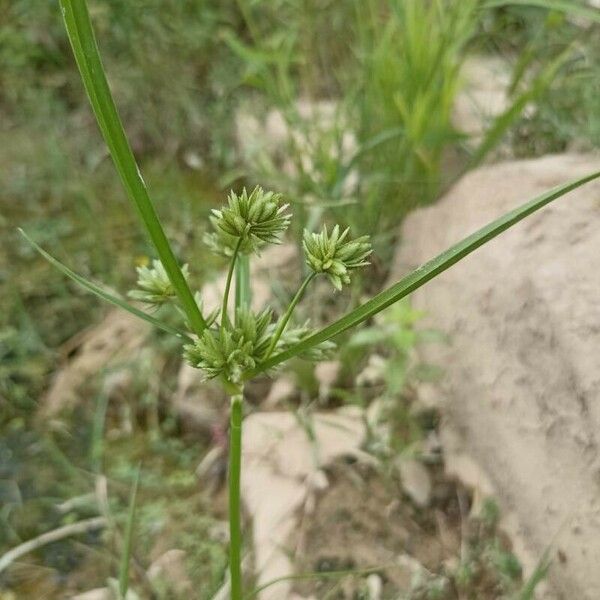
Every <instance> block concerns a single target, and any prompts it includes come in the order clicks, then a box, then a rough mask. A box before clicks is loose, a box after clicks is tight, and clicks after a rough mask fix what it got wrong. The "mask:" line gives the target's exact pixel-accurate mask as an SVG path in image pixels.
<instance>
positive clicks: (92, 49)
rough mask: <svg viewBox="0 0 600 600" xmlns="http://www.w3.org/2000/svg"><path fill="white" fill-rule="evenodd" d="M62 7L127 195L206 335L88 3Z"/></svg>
mask: <svg viewBox="0 0 600 600" xmlns="http://www.w3.org/2000/svg"><path fill="white" fill-rule="evenodd" d="M60 6H61V8H62V13H63V18H64V22H65V26H66V28H67V34H68V36H69V40H70V42H71V47H72V48H73V54H74V55H75V60H76V62H77V66H78V67H79V72H80V74H81V78H82V80H83V84H84V86H85V89H86V91H87V94H88V97H89V99H90V102H91V104H92V108H93V109H94V114H95V115H96V120H97V121H98V125H99V127H100V130H101V131H102V135H103V136H104V140H105V141H106V144H107V146H108V149H109V150H110V154H111V156H112V159H113V161H114V163H115V166H116V168H117V171H118V173H119V175H120V177H121V181H122V182H123V186H124V188H125V191H126V192H127V196H128V197H129V199H130V200H131V202H132V203H133V205H134V206H135V207H136V209H137V211H138V213H139V215H140V217H141V218H142V222H143V224H144V227H145V229H146V232H147V233H148V235H149V237H150V239H151V240H152V243H153V244H154V247H155V248H156V251H157V253H158V256H159V258H160V260H161V262H162V263H163V265H164V267H165V270H166V272H167V274H168V276H169V279H170V281H171V283H172V284H173V287H174V288H175V291H176V293H177V295H178V297H179V300H180V301H181V306H182V307H183V309H184V310H185V313H186V314H187V317H188V320H189V322H190V325H191V327H192V328H193V330H194V331H195V332H196V333H198V334H199V333H202V330H203V329H204V328H205V327H206V323H205V321H204V319H203V317H202V314H201V313H200V310H199V308H198V305H197V304H196V302H195V300H194V296H193V294H192V292H191V290H190V288H189V286H188V284H187V281H186V280H185V277H184V276H183V273H182V272H181V269H180V267H179V264H178V263H177V259H176V258H175V255H174V254H173V250H172V249H171V246H170V245H169V242H168V240H167V237H166V236H165V232H164V231H163V228H162V225H161V224H160V221H159V220H158V215H157V214H156V211H155V210H154V206H153V205H152V202H151V201H150V197H149V196H148V191H147V189H146V184H145V183H144V180H143V178H142V174H141V173H140V170H139V168H138V165H137V163H136V161H135V158H134V156H133V152H132V151H131V147H130V146H129V142H128V140H127V136H126V135H125V131H124V130H123V125H122V123H121V119H120V118H119V114H118V112H117V108H116V106H115V103H114V100H113V97H112V94H111V91H110V88H109V87H108V82H107V80H106V75H105V73H104V67H103V66H102V61H101V60H100V54H99V52H98V46H97V44H96V38H95V36H94V30H93V28H92V23H91V21H90V16H89V13H88V8H87V4H86V1H85V0H60Z"/></svg>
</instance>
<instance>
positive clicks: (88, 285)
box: [19, 229, 192, 343]
mask: <svg viewBox="0 0 600 600" xmlns="http://www.w3.org/2000/svg"><path fill="white" fill-rule="evenodd" d="M19 233H20V234H21V235H22V236H23V237H24V238H25V239H26V240H27V241H28V242H29V243H30V244H31V245H32V246H33V247H34V248H35V249H36V250H37V251H38V252H39V253H40V254H41V255H42V256H43V257H44V258H45V259H46V260H47V261H48V262H49V263H50V264H51V265H52V266H54V267H56V268H57V269H58V270H59V271H60V272H61V273H63V274H64V275H66V276H67V277H69V278H70V279H72V280H73V281H74V282H75V283H77V284H78V285H80V286H81V287H82V288H83V289H85V290H87V291H88V292H91V293H92V294H94V295H95V296H98V298H100V299H101V300H104V301H105V302H109V303H110V304H113V305H114V306H118V307H119V308H122V309H123V310H126V311H127V312H129V313H131V314H132V315H135V316H136V317H139V318H140V319H143V320H144V321H147V322H148V323H150V324H151V325H154V326H155V327H158V328H159V329H162V330H163V331H166V332H167V333H170V334H172V335H175V336H177V337H178V338H181V339H182V340H184V341H186V342H187V343H191V342H192V339H191V338H190V337H189V336H188V335H187V334H185V333H184V332H183V331H179V330H178V329H175V328H174V327H171V326H170V325H167V324H166V323H163V322H162V321H159V320H158V319H155V318H154V317H152V316H150V315H149V314H147V313H145V312H144V311H142V310H140V309H139V308H136V307H135V306H132V305H131V304H129V303H127V302H125V301H124V300H121V298H118V297H117V296H113V295H112V294H109V293H108V292H107V291H106V290H104V289H103V288H101V287H100V286H98V285H96V284H95V283H92V282H91V281H89V280H88V279H86V278H85V277H82V276H81V275H78V274H77V273H75V272H74V271H71V269H69V267H67V266H66V265H63V264H62V263H61V262H60V261H59V260H57V259H56V258H54V257H53V256H52V255H51V254H48V252H46V251H45V250H44V249H43V248H42V247H41V246H39V245H38V244H36V243H35V242H34V241H33V240H32V239H31V238H30V237H29V236H28V235H27V234H26V233H25V232H24V231H23V230H22V229H19Z"/></svg>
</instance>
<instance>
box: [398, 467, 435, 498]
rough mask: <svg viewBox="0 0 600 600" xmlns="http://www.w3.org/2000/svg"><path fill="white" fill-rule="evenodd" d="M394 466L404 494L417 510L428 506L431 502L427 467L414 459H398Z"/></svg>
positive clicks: (429, 477) (429, 478)
mask: <svg viewBox="0 0 600 600" xmlns="http://www.w3.org/2000/svg"><path fill="white" fill-rule="evenodd" d="M396 464H397V467H398V472H399V473H400V483H401V485H402V489H403V491H404V493H405V494H406V495H407V496H408V497H409V498H410V499H411V500H412V501H413V502H414V503H415V504H416V505H417V506H418V507H419V508H425V507H427V506H429V502H430V500H431V476H430V475H429V471H428V470H427V467H426V466H425V465H424V464H423V463H422V462H420V461H418V460H415V459H414V458H405V457H400V458H399V459H398V460H397V462H396Z"/></svg>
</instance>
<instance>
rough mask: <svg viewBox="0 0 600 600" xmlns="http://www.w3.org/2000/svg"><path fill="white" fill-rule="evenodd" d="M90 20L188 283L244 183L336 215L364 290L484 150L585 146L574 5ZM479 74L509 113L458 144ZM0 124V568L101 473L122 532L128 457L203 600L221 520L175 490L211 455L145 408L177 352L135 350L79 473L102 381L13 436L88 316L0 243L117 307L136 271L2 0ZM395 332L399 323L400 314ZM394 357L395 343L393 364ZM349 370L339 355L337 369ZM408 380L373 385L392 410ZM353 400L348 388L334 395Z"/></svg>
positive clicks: (114, 2) (30, 7)
mask: <svg viewBox="0 0 600 600" xmlns="http://www.w3.org/2000/svg"><path fill="white" fill-rule="evenodd" d="M536 4H537V6H536ZM90 7H91V11H92V18H93V21H94V24H95V27H96V32H97V36H98V40H99V44H100V48H101V52H102V55H103V59H104V63H105V67H106V69H107V72H108V75H109V79H110V82H111V86H112V89H113V92H114V95H115V98H116V101H117V105H118V107H119V109H120V112H121V116H122V119H123V122H124V124H125V127H126V130H127V132H128V134H129V136H130V139H131V141H132V145H133V148H134V151H135V153H136V155H137V157H138V158H139V160H140V162H141V164H142V171H143V172H144V176H145V179H146V181H147V183H148V187H149V190H150V194H151V197H152V198H153V200H154V201H155V203H156V206H157V208H158V211H159V213H160V215H161V217H162V218H163V219H164V222H165V224H166V229H167V234H168V236H169V238H170V239H171V240H173V243H174V247H175V249H176V252H177V253H178V254H179V255H180V256H182V257H183V256H185V257H186V260H187V261H189V262H190V263H191V265H190V266H191V268H192V271H193V274H194V276H195V277H196V278H197V284H198V286H199V285H200V283H201V282H202V281H205V280H207V279H210V278H211V276H213V275H214V273H215V271H216V270H217V269H218V268H219V267H220V264H218V263H217V262H215V259H212V258H210V255H209V254H207V253H206V252H205V250H204V249H203V245H202V235H203V233H204V230H205V227H206V216H207V214H208V212H209V210H210V209H211V208H212V207H214V206H215V205H216V204H217V203H219V202H221V201H222V200H223V198H224V196H225V193H226V191H227V190H228V189H229V188H230V187H233V188H236V189H238V188H240V187H241V186H243V185H247V186H252V185H254V184H256V183H259V184H261V185H262V186H264V187H266V188H273V189H276V190H277V191H280V192H282V193H283V194H284V195H285V196H286V197H287V198H288V199H289V201H290V202H291V203H292V205H293V209H294V212H295V214H296V216H297V217H301V218H300V219H298V218H296V220H295V221H296V223H300V224H301V226H302V227H304V226H306V227H309V228H310V227H312V226H313V225H314V224H315V223H317V222H318V221H320V220H322V219H323V218H325V219H335V220H336V221H337V222H342V223H344V224H348V225H350V226H351V227H352V228H353V230H354V231H355V233H356V234H359V233H360V234H363V233H368V234H370V235H372V236H373V239H374V244H375V248H376V255H377V261H376V264H375V267H376V268H375V269H374V270H373V274H374V275H373V276H372V280H369V281H367V282H365V281H363V282H358V285H362V286H364V285H365V283H366V284H367V285H368V286H370V287H371V288H373V289H374V288H376V287H377V286H378V285H379V283H380V282H381V281H382V280H383V278H384V277H385V265H386V264H387V262H388V261H389V259H390V256H391V252H392V249H393V243H392V242H394V241H395V235H396V231H397V228H398V225H399V223H400V222H401V220H402V218H403V217H404V215H405V214H406V213H407V212H408V211H409V210H411V209H413V208H414V207H416V206H419V205H422V204H425V203H429V202H432V201H434V200H435V199H436V198H437V197H439V195H440V193H441V192H443V190H444V189H446V188H447V187H448V186H449V185H450V184H451V183H452V182H453V181H454V180H455V179H456V178H457V177H458V176H459V175H460V174H461V173H463V172H464V171H465V170H466V169H469V168H472V167H474V166H476V165H478V164H480V163H481V162H482V161H484V160H486V159H488V158H489V157H490V156H491V155H494V156H520V157H525V156H536V155H540V154H543V153H547V152H557V151H563V150H565V149H567V148H574V149H576V150H584V149H589V148H593V147H596V146H597V145H598V144H599V143H600V104H599V103H598V97H599V92H600V83H599V82H600V62H599V60H598V59H599V55H600V36H599V35H598V32H599V23H600V20H599V19H598V17H597V14H596V13H593V12H590V11H589V10H588V9H587V8H586V7H587V4H586V3H584V2H577V1H575V0H573V1H572V2H557V3H556V7H554V8H556V9H554V8H553V3H552V2H551V1H548V2H545V3H540V2H537V3H536V2H531V3H528V2H513V3H511V2H484V1H483V0H460V1H459V0H438V1H431V2H428V1H424V0H268V1H267V0H130V1H129V2H122V1H120V0H93V1H90ZM481 57H484V58H485V59H492V60H494V61H497V63H498V64H499V65H501V68H502V72H503V73H504V74H505V76H506V90H505V91H506V96H507V103H506V105H505V106H504V107H503V109H502V110H501V111H500V112H499V113H498V114H496V115H493V116H491V115H490V116H489V118H488V117H486V116H485V115H484V118H483V122H484V128H483V130H482V131H481V132H480V133H478V134H477V135H474V134H473V133H472V132H469V131H465V130H464V129H463V128H461V126H460V123H456V122H455V120H454V119H453V114H454V110H455V108H456V103H457V98H458V97H459V95H460V94H461V93H462V92H463V89H464V87H465V75H464V72H465V71H464V66H465V64H466V63H467V62H468V61H471V60H473V59H477V58H481ZM0 115H1V119H0V287H1V291H0V407H1V414H0V428H1V434H0V504H1V506H0V551H2V550H6V549H8V548H10V547H12V546H14V545H16V544H17V543H19V542H20V541H22V540H25V539H28V538H30V537H34V536H35V535H38V534H40V533H42V532H43V531H46V530H49V529H52V528H53V527H56V526H59V525H60V524H62V523H64V522H68V520H69V519H74V518H75V517H81V516H82V515H86V514H88V513H89V512H90V510H91V509H90V506H89V502H87V500H86V498H88V495H89V494H90V493H91V491H92V486H93V482H94V480H95V479H94V476H95V474H97V473H99V472H101V473H103V474H105V475H106V476H107V477H108V478H109V479H110V480H111V481H113V482H116V490H117V493H116V495H115V498H114V507H113V508H114V511H115V514H117V515H124V506H125V505H126V502H127V494H128V489H129V485H130V482H131V479H132V477H133V475H134V472H135V469H136V465H137V463H138V461H139V460H141V459H143V461H144V476H143V489H144V490H145V492H144V493H146V495H150V496H153V499H152V501H150V500H149V501H147V502H145V503H144V504H143V508H142V510H141V517H140V519H141V525H140V533H139V536H140V538H141V539H144V536H145V537H146V539H151V538H152V536H153V535H156V532H157V531H159V530H160V528H161V527H166V525H165V522H166V521H168V522H169V523H171V524H173V523H178V526H177V527H174V526H171V527H170V531H171V532H172V535H173V536H174V537H175V538H176V539H177V543H178V545H179V547H183V548H184V549H186V550H188V551H189V552H190V553H191V555H192V556H193V558H194V564H195V565H196V567H195V570H194V571H193V572H194V574H195V575H194V577H196V578H197V580H198V581H199V582H201V583H202V585H203V586H204V587H203V589H204V590H206V593H205V594H204V593H203V595H201V597H202V598H209V597H210V596H211V594H212V593H213V592H214V591H215V590H216V589H217V588H218V586H219V584H220V582H221V579H222V576H223V570H224V568H225V565H226V555H225V550H224V546H223V544H222V543H221V542H220V541H219V540H218V536H217V538H216V539H217V541H215V542H214V543H213V542H210V541H207V540H210V539H213V538H211V536H210V535H209V534H208V533H206V532H210V531H213V532H214V528H215V527H217V528H218V524H219V523H220V521H219V518H220V517H222V515H219V514H215V511H214V510H213V509H212V508H209V501H208V499H207V498H206V497H204V496H202V495H198V494H197V493H196V492H197V490H196V487H197V486H196V484H195V479H194V476H193V470H194V467H195V465H196V463H197V462H198V459H199V457H200V456H201V455H202V452H203V451H204V450H205V449H206V445H207V444H208V443H209V441H206V443H205V446H204V447H198V441H197V440H189V439H188V438H186V437H185V436H182V435H181V434H180V431H179V429H178V426H177V423H176V419H174V418H173V417H172V416H170V415H169V414H168V409H167V408H165V406H166V405H167V404H168V403H166V402H165V398H167V397H168V396H169V394H171V393H172V391H173V388H174V385H175V382H174V379H175V373H176V364H177V360H176V359H177V353H176V351H175V350H174V349H173V348H172V347H170V346H169V344H168V343H166V342H164V341H161V339H162V338H159V340H158V344H157V345H156V347H155V349H153V350H150V349H145V351H144V352H142V353H140V356H136V358H135V361H134V362H135V364H134V365H133V367H132V370H133V371H134V372H136V373H137V374H138V375H137V377H138V378H139V381H138V383H137V385H135V386H133V389H134V390H135V391H134V393H133V395H134V400H135V402H134V403H132V404H131V405H130V410H131V414H128V415H127V416H126V418H125V417H123V419H125V420H127V421H128V422H129V423H130V430H129V434H128V435H127V436H125V437H118V436H117V438H116V440H117V441H116V442H115V443H111V444H107V445H106V447H104V448H103V450H102V452H101V455H100V456H99V455H98V453H97V452H96V451H93V448H96V450H97V442H98V439H99V438H98V436H100V437H102V435H103V433H102V429H100V433H98V422H99V421H98V419H101V418H102V415H103V411H104V410H105V408H106V407H105V399H104V397H103V391H102V390H103V381H104V378H106V376H107V374H106V373H99V374H98V377H97V378H93V380H92V381H90V382H89V390H88V396H87V400H86V402H85V403H84V404H83V406H82V407H80V409H79V410H78V411H76V413H75V414H74V415H72V417H71V419H70V421H69V426H68V427H62V428H58V429H52V430H49V428H47V427H43V426H40V424H39V423H36V422H35V419H34V417H35V414H36V411H37V409H38V406H39V401H40V398H41V396H42V394H43V391H44V390H45V389H46V387H47V385H48V382H49V381H50V378H51V377H52V376H53V373H54V372H55V371H56V369H57V366H58V365H60V364H61V362H62V361H63V360H64V359H65V356H66V354H68V349H66V348H68V341H69V340H71V339H72V338H73V336H75V335H76V334H78V332H81V331H82V330H84V329H86V328H88V327H90V326H91V325H93V324H96V323H98V322H99V321H100V320H101V318H102V316H103V315H104V314H106V312H107V308H106V307H104V306H102V305H100V304H99V302H98V301H96V300H95V299H94V298H91V297H90V296H87V295H85V294H83V293H82V292H81V291H80V290H78V289H76V288H74V287H73V286H72V285H71V283H69V282H67V281H65V280H64V279H63V278H62V277H61V276H60V275H59V274H58V273H57V272H56V271H54V270H53V269H52V267H50V266H49V265H48V264H46V263H45V262H43V260H42V259H41V258H40V257H39V256H37V255H36V254H35V252H34V251H33V250H32V249H31V248H30V247H28V246H27V245H26V244H25V243H23V242H22V241H21V239H20V238H19V237H18V235H17V233H16V227H17V226H20V227H23V228H24V229H25V230H26V231H27V232H28V233H29V234H30V235H31V236H32V237H33V238H34V239H35V240H36V241H38V242H39V243H40V244H42V245H43V246H44V247H45V248H46V249H48V250H49V251H50V252H51V253H53V254H55V255H57V256H58V257H60V258H61V260H64V262H66V263H67V264H68V265H70V266H71V267H73V268H74V269H75V270H77V271H78V272H80V273H82V274H83V275H85V276H87V277H90V278H92V279H94V280H96V281H102V282H104V283H106V284H107V285H109V286H111V287H113V288H115V289H119V290H126V289H127V288H128V287H130V286H131V285H132V283H133V280H134V275H135V273H134V266H135V265H136V264H139V263H140V262H143V261H144V260H146V257H147V256H148V254H149V248H148V245H147V243H146V241H145V239H144V237H143V236H142V234H141V233H138V232H139V229H138V227H137V223H136V221H135V215H133V214H131V212H130V210H129V207H128V205H127V204H126V199H125V196H124V193H123V192H122V190H121V188H120V184H119V182H118V180H117V177H116V175H115V173H114V170H113V166H112V164H111V163H110V160H109V158H108V155H107V151H106V148H105V147H104V144H103V142H102V140H101V137H100V135H99V133H98V131H97V127H96V125H95V121H94V119H93V116H92V114H91V111H90V109H89V106H88V103H87V100H86V98H85V97H84V92H83V88H82V85H81V83H80V80H79V76H78V73H77V70H76V68H75V66H74V62H73V59H72V56H71V51H70V48H69V46H68V41H67V38H66V35H65V32H64V28H63V24H62V20H61V16H60V11H59V8H58V4H57V3H56V2H52V1H51V2H35V1H33V0H0ZM482 201H485V199H482ZM296 233H298V232H296ZM192 257H193V258H192ZM357 290H358V288H357ZM357 293H358V291H356V293H355V294H354V296H353V297H356V294H357ZM407 310H409V309H407ZM403 315H404V316H403ZM398 319H399V320H398V321H397V323H399V325H398V327H405V325H406V323H405V321H406V313H404V312H403V311H400V316H399V317H398ZM408 321H409V322H410V321H411V319H408ZM409 326H410V323H409V325H406V327H409ZM375 331H376V329H375ZM393 331H396V330H395V329H394V330H393ZM399 340H400V341H399ZM414 343H416V342H415V341H414V340H413V339H412V338H409V340H408V347H409V348H410V346H411V345H412V344H414ZM377 344H379V345H383V346H385V347H387V348H388V350H387V352H388V355H389V356H393V357H395V359H396V360H400V359H399V358H398V357H399V356H400V357H402V356H404V354H405V353H406V352H407V351H408V350H407V349H406V348H405V346H406V344H407V341H406V337H402V336H400V338H396V339H395V341H394V340H392V341H390V340H389V339H386V335H374V336H373V337H371V338H369V337H368V336H366V337H364V336H363V339H362V340H361V341H360V342H358V343H356V344H355V349H356V348H362V347H364V346H365V345H370V346H373V345H377ZM386 344H387V346H386ZM346 355H347V356H346ZM361 357H363V358H364V353H361V352H358V351H356V350H355V351H349V352H347V353H346V354H345V358H344V360H345V361H350V362H349V365H348V364H347V365H346V367H348V366H350V370H351V369H352V368H353V365H354V364H355V362H352V361H359V360H361ZM157 364H161V365H163V370H162V371H161V372H162V373H163V375H164V377H161V378H160V381H159V382H157V383H156V385H155V386H154V387H153V388H152V389H151V390H149V389H148V387H149V386H148V385H147V383H148V380H149V379H148V377H146V376H145V375H144V374H147V373H152V372H153V370H154V369H155V367H156V365H157ZM397 364H400V365H404V362H403V361H402V360H400V362H399V363H397ZM144 369H145V370H144ZM406 369H408V367H406ZM406 369H405V368H404V366H403V367H402V369H401V370H402V374H403V376H402V377H401V378H400V379H401V382H400V383H398V381H394V382H393V386H394V387H393V388H392V389H393V393H395V394H397V393H400V391H399V390H401V389H402V387H403V386H404V385H405V378H404V374H405V372H406ZM150 379H151V377H150ZM309 379H310V378H309ZM306 385H307V386H309V387H310V385H311V384H309V383H307V384H306ZM390 385H392V383H391V384H390ZM150 387H152V386H150ZM351 396H352V392H351V390H350V391H348V390H346V391H345V392H344V394H341V393H340V396H339V398H338V401H340V400H339V399H340V398H342V399H345V398H348V397H351ZM342 401H345V400H342ZM349 401H354V400H352V399H351V400H349ZM152 407H154V408H152ZM156 407H158V409H157V408H156ZM153 410H156V411H157V414H159V417H158V418H157V419H156V421H155V422H153V421H152V419H150V418H149V417H148V415H149V414H151V413H152V411H153ZM399 418H400V417H399ZM121 423H122V422H121ZM149 423H154V425H152V426H150V425H149ZM411 435H412V434H411ZM165 482H167V484H166V485H165ZM157 489H160V490H161V492H160V493H158V492H156V493H154V492H153V491H152V490H157ZM167 489H168V490H169V491H168V492H166V491H165V490H167ZM153 494H154V495H153ZM73 497H76V498H79V499H80V503H78V504H77V503H76V505H75V508H74V509H72V510H67V511H66V512H60V511H57V510H56V505H57V504H60V503H61V502H64V501H65V500H67V499H70V498H73ZM86 502H87V503H86ZM167 507H168V508H167ZM190 507H193V511H192V510H190ZM192 512H193V514H194V515H195V516H194V525H193V527H194V528H195V529H194V535H193V536H191V535H190V531H191V526H190V527H188V525H189V520H190V519H191V514H192ZM198 515H201V516H200V517H198ZM117 518H123V516H121V517H119V516H117ZM201 531H205V533H206V534H205V535H204V536H203V535H202V534H201ZM91 541H93V540H91ZM141 546H142V547H143V544H141ZM115 552H116V551H115ZM81 556H82V551H81V549H80V548H78V547H75V548H73V546H72V545H70V544H66V543H65V545H64V548H62V550H60V549H59V550H57V549H56V547H54V546H53V549H52V552H51V553H50V552H49V553H48V554H47V555H42V556H40V557H38V561H37V562H38V564H39V565H40V566H39V569H38V570H34V571H33V575H32V571H31V570H28V571H26V572H25V574H21V575H19V573H17V574H16V575H14V574H13V579H12V580H10V581H9V583H10V584H11V585H15V579H14V578H15V577H16V578H17V580H18V583H19V585H23V586H24V587H22V588H19V589H21V590H22V591H21V592H20V594H22V595H18V596H17V597H18V598H21V597H22V598H26V597H32V598H33V597H40V596H36V595H35V592H31V595H30V596H28V595H27V593H29V592H26V591H23V590H26V589H27V587H26V586H27V585H28V582H29V581H30V580H31V581H32V582H33V583H32V584H31V585H35V582H36V581H39V580H40V579H42V580H43V581H45V582H46V584H47V577H49V575H48V572H51V575H52V578H53V579H52V580H53V581H55V580H56V581H58V582H59V583H57V584H56V585H57V586H58V587H57V589H59V588H60V580H61V577H66V576H67V574H68V573H69V572H71V571H72V570H73V567H74V564H75V563H77V561H78V560H82V559H81ZM97 560H98V564H97V565H96V572H95V573H94V574H93V575H90V574H89V573H86V572H85V571H83V575H82V577H83V578H85V577H92V578H93V579H94V580H100V581H101V580H102V577H103V576H104V577H105V576H107V574H109V573H111V572H112V569H113V562H114V555H111V552H110V551H107V552H106V553H105V554H102V555H100V553H99V555H98V557H97ZM198 564H201V565H202V567H201V568H199V567H198V566H197V565H198ZM41 565H44V567H43V568H42V567H41ZM98 565H101V566H98ZM19 577H22V579H23V580H21V579H19ZM90 582H91V580H89V581H88V583H90ZM90 587H92V586H90ZM57 593H58V592H57ZM45 597H54V596H51V594H50V593H49V595H48V596H45ZM56 597H61V596H56Z"/></svg>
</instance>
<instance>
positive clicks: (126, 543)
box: [119, 465, 141, 600]
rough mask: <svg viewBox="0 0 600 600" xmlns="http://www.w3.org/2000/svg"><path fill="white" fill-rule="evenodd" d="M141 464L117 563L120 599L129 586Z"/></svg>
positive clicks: (125, 594) (123, 597)
mask: <svg viewBox="0 0 600 600" xmlns="http://www.w3.org/2000/svg"><path fill="white" fill-rule="evenodd" d="M140 470H141V465H138V468H137V470H136V473H135V477H134V480H133V485H132V487H131V495H130V496H129V511H128V513H127V523H126V525H125V536H124V538H123V552H122V554H121V563H120V565H119V595H120V597H121V600H125V598H126V597H127V590H128V588H129V561H130V560H131V546H132V543H133V529H134V524H135V507H136V501H137V492H138V486H139V483H140Z"/></svg>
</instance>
